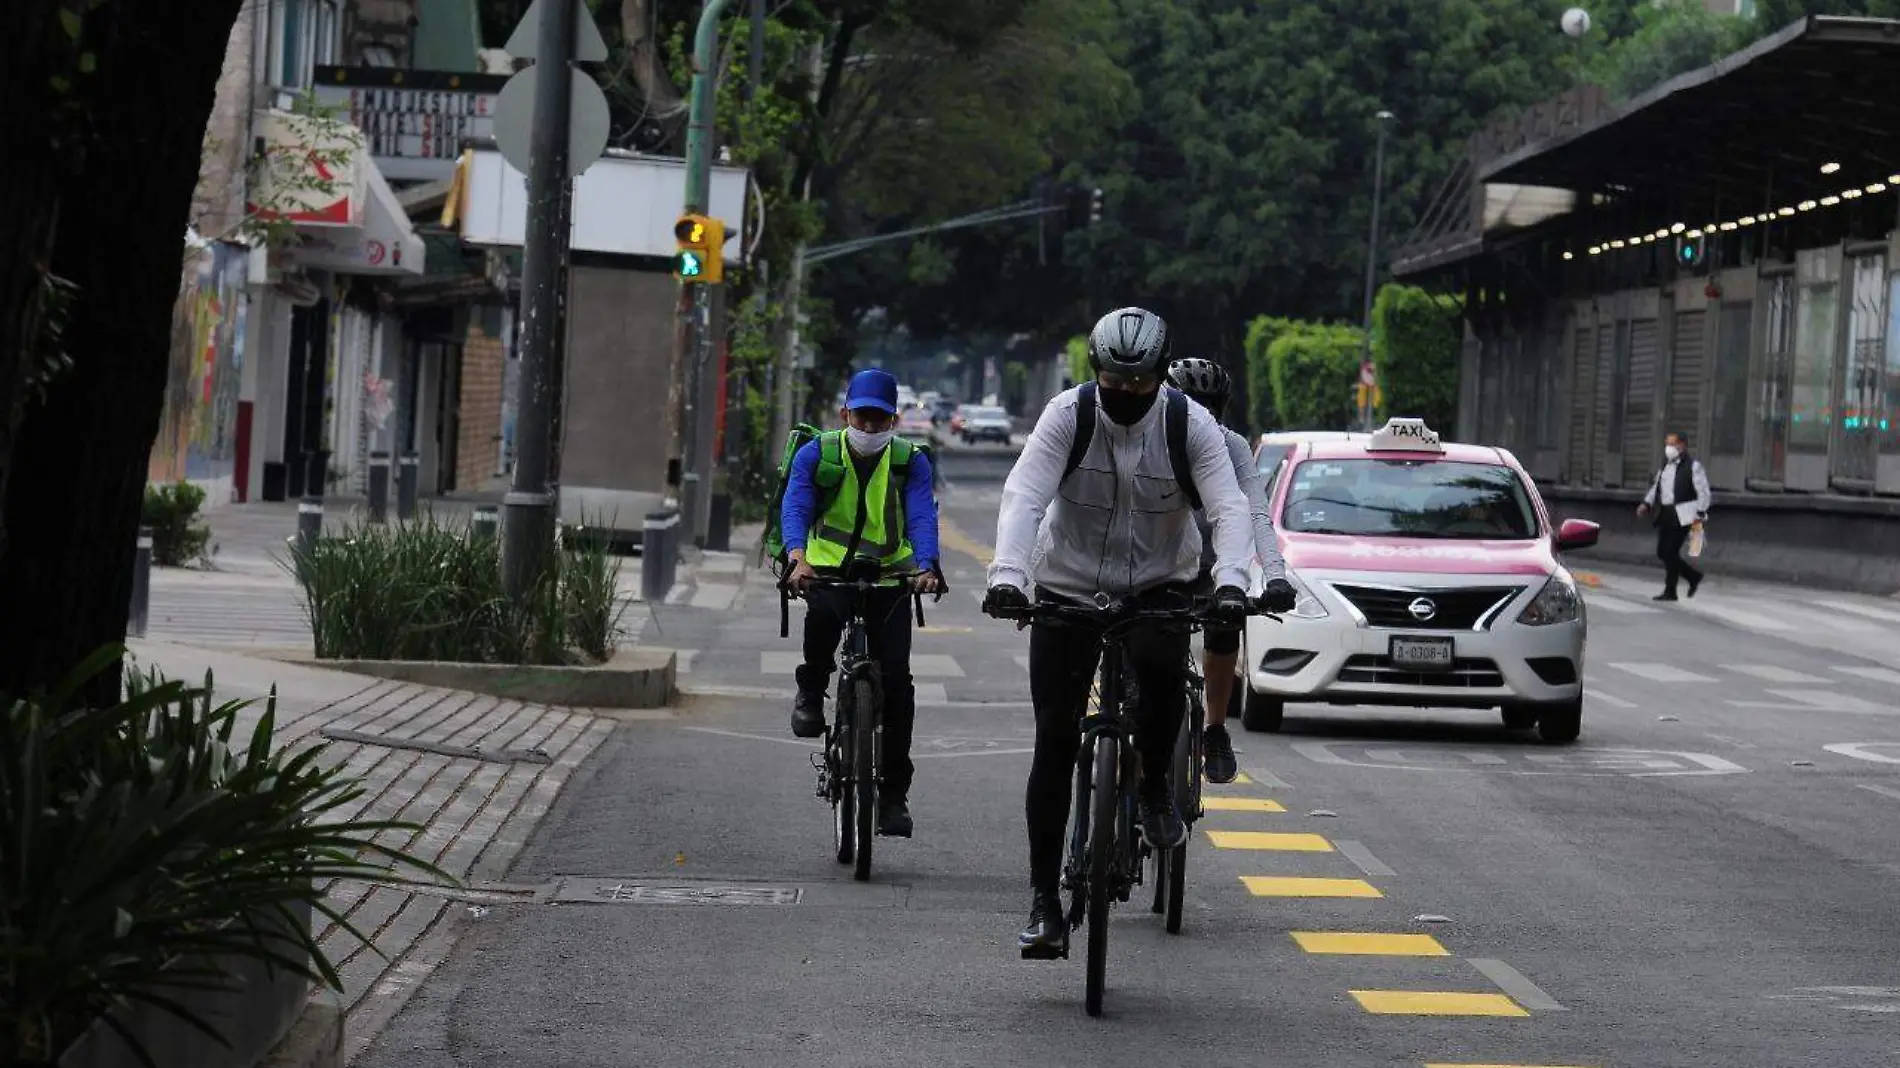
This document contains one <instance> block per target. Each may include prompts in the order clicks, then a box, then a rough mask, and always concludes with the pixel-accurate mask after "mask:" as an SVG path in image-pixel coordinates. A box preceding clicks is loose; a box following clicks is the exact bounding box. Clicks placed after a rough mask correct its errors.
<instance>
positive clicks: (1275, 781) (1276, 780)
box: [1245, 768, 1293, 790]
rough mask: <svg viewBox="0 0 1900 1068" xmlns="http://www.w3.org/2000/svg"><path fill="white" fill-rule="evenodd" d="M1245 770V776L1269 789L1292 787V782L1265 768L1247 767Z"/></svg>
mask: <svg viewBox="0 0 1900 1068" xmlns="http://www.w3.org/2000/svg"><path fill="white" fill-rule="evenodd" d="M1245 770H1246V772H1247V777H1248V778H1249V779H1252V780H1253V781H1254V782H1255V783H1257V784H1259V785H1261V786H1264V787H1266V788H1267V789H1269V790H1291V789H1293V784H1292V783H1290V782H1288V781H1286V780H1285V779H1282V778H1281V777H1279V776H1278V775H1275V774H1274V773H1273V772H1271V771H1268V770H1266V769H1265V768H1261V769H1258V770H1256V769H1254V768H1247V769H1245Z"/></svg>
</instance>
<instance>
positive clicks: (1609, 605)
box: [1583, 593, 1662, 616]
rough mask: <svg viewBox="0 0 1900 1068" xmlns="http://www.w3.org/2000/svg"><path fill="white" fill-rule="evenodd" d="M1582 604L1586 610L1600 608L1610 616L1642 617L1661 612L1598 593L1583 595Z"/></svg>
mask: <svg viewBox="0 0 1900 1068" xmlns="http://www.w3.org/2000/svg"><path fill="white" fill-rule="evenodd" d="M1583 603H1584V605H1585V606H1586V607H1587V608H1601V609H1603V610H1604V611H1605V612H1609V613H1611V614H1612V615H1619V616H1620V615H1643V614H1645V613H1649V614H1652V615H1653V614H1655V613H1658V612H1661V611H1662V609H1660V608H1651V607H1650V606H1648V605H1646V604H1637V603H1635V602H1633V601H1625V600H1623V599H1622V598H1620V597H1610V596H1607V595H1605V594H1600V593H1589V594H1585V595H1584V598H1583Z"/></svg>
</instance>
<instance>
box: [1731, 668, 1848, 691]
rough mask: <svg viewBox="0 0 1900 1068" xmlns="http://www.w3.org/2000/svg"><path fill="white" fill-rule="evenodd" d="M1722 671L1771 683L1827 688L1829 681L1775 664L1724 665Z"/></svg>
mask: <svg viewBox="0 0 1900 1068" xmlns="http://www.w3.org/2000/svg"><path fill="white" fill-rule="evenodd" d="M1722 670H1724V671H1736V672H1740V673H1741V674H1743V675H1753V676H1755V677H1756V678H1758V679H1766V680H1767V681H1769V682H1798V683H1802V684H1804V685H1808V686H1826V685H1827V684H1828V680H1827V679H1823V678H1820V677H1819V676H1815V675H1810V674H1808V673H1807V672H1805V671H1793V670H1790V669H1788V668H1785V667H1776V666H1775V665H1773V664H1723V665H1722Z"/></svg>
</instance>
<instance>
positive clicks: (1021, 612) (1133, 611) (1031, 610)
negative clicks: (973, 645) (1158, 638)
mask: <svg viewBox="0 0 1900 1068" xmlns="http://www.w3.org/2000/svg"><path fill="white" fill-rule="evenodd" d="M1263 601H1264V599H1263V598H1258V597H1250V598H1248V599H1247V614H1248V615H1250V616H1267V617H1269V618H1273V617H1275V616H1276V613H1274V612H1271V611H1269V610H1268V609H1267V608H1266V606H1265V604H1264V603H1263ZM1213 606H1214V598H1212V597H1208V596H1205V595H1195V596H1193V597H1191V598H1190V599H1189V602H1188V604H1186V605H1178V606H1171V607H1166V608H1155V607H1148V606H1144V605H1139V604H1136V603H1134V602H1132V601H1129V600H1127V599H1123V600H1121V601H1116V602H1111V603H1109V604H1106V605H1091V604H1077V603H1073V602H1067V601H1037V602H1035V603H1033V604H1030V605H1028V606H1026V607H1023V608H1017V609H1006V610H1002V611H988V610H986V611H987V614H989V615H991V616H993V617H994V618H997V619H1008V620H1014V621H1017V622H1021V623H1030V622H1034V621H1035V620H1037V619H1048V620H1052V621H1057V622H1066V623H1076V624H1082V625H1086V626H1090V627H1098V628H1100V629H1101V631H1102V633H1103V635H1104V636H1111V635H1114V634H1119V633H1120V632H1122V631H1125V630H1131V629H1133V628H1135V627H1137V626H1139V625H1141V624H1144V623H1162V624H1167V623H1186V624H1188V625H1189V627H1190V628H1192V627H1195V626H1206V625H1207V624H1208V623H1212V622H1216V621H1215V620H1212V619H1210V618H1209V611H1210V609H1212V608H1213Z"/></svg>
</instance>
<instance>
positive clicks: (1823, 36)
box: [1477, 16, 1900, 222]
mask: <svg viewBox="0 0 1900 1068" xmlns="http://www.w3.org/2000/svg"><path fill="white" fill-rule="evenodd" d="M1896 171H1900V22H1896V21H1893V20H1889V19H1863V18H1836V17H1827V16H1812V17H1809V18H1807V19H1804V20H1802V21H1800V22H1797V23H1794V24H1793V25H1791V26H1789V27H1787V28H1786V29H1783V30H1781V31H1780V32H1778V33H1775V34H1772V35H1770V36H1768V37H1765V38H1763V39H1762V40H1760V41H1757V42H1756V43H1755V44H1753V45H1751V46H1750V47H1748V48H1746V49H1744V50H1742V51H1740V52H1737V53H1735V54H1734V55H1731V56H1728V57H1725V58H1724V59H1722V60H1719V61H1718V62H1716V63H1714V64H1711V65H1710V66H1707V67H1704V68H1702V69H1700V70H1695V71H1691V72H1689V73H1687V74H1683V75H1680V76H1678V77H1676V78H1672V79H1670V80H1669V81H1667V82H1664V83H1663V84H1661V85H1659V86H1657V87H1656V88H1654V89H1651V90H1650V91H1648V92H1646V93H1644V94H1642V95H1641V96H1638V97H1636V98H1634V99H1632V100H1630V101H1628V102H1626V103H1624V104H1622V105H1619V106H1617V107H1614V108H1612V109H1610V110H1609V112H1608V113H1607V114H1605V115H1604V116H1602V117H1601V118H1599V119H1597V120H1596V121H1594V122H1591V123H1587V124H1585V125H1583V126H1580V127H1577V128H1574V129H1571V130H1567V131H1565V132H1563V133H1560V134H1557V135H1555V136H1553V137H1550V138H1547V139H1544V140H1541V141H1538V142H1535V143H1533V144H1529V145H1526V146H1524V147H1522V148H1520V149H1517V150H1516V151H1513V152H1509V153H1506V154H1504V155H1502V156H1499V157H1498V158H1496V159H1494V160H1491V161H1489V162H1487V163H1486V164H1484V165H1483V166H1481V167H1480V168H1479V169H1478V173H1477V177H1478V180H1480V181H1482V182H1487V183H1511V184H1516V185H1532V186H1545V187H1553V188H1560V189H1570V190H1573V191H1576V192H1578V193H1585V194H1589V193H1600V194H1607V195H1609V196H1612V197H1616V198H1619V199H1621V198H1634V199H1640V200H1643V201H1648V202H1654V203H1657V204H1659V205H1661V204H1666V205H1668V207H1669V208H1670V209H1672V210H1676V211H1678V212H1680V213H1681V214H1682V215H1683V216H1684V217H1685V218H1689V219H1691V220H1692V222H1700V221H1704V220H1706V219H1718V218H1720V219H1726V218H1729V217H1731V216H1734V215H1737V214H1740V213H1742V212H1747V211H1758V210H1762V209H1764V208H1767V207H1770V206H1773V205H1780V204H1782V203H1794V202H1797V201H1802V200H1806V199H1810V198H1817V199H1818V198H1821V197H1825V196H1830V195H1836V194H1840V193H1842V192H1843V191H1844V190H1846V189H1849V188H1852V189H1857V190H1858V189H1860V188H1862V187H1864V186H1866V185H1867V184H1869V183H1873V182H1886V181H1887V180H1888V176H1889V175H1892V174H1894V173H1895V172H1896ZM1771 202H1772V204H1771Z"/></svg>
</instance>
